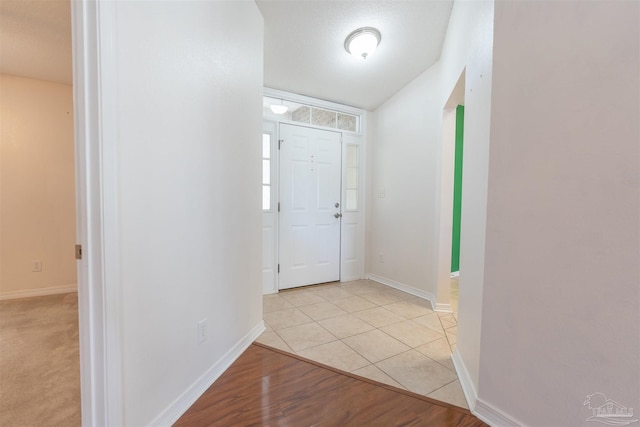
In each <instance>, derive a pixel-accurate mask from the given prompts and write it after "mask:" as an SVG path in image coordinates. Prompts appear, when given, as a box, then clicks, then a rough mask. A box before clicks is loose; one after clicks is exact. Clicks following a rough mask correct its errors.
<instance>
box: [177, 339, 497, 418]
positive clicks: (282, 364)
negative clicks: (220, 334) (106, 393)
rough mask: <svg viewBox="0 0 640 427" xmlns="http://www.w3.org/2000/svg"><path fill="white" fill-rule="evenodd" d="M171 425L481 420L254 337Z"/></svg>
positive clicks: (453, 407)
mask: <svg viewBox="0 0 640 427" xmlns="http://www.w3.org/2000/svg"><path fill="white" fill-rule="evenodd" d="M175 426H189V427H192V426H193V427H198V426H225V427H228V426H294V427H301V426H434V427H438V426H460V427H479V426H486V424H484V423H483V422H482V421H480V420H478V419H477V418H476V417H474V416H473V415H472V414H471V413H470V412H469V411H468V410H465V409H462V408H458V407H455V406H452V405H448V404H446V403H442V402H437V401H434V400H433V399H429V398H427V397H424V396H420V395H415V394H414V393H411V392H405V391H403V390H399V389H395V388H393V387H391V386H387V385H383V384H380V383H376V382H374V381H371V380H366V379H362V378H360V377H357V376H355V375H351V374H345V373H343V372H340V371H336V370H334V369H331V368H327V367H324V366H322V365H319V364H317V363H315V362H311V361H308V360H305V359H302V358H299V357H296V356H293V355H290V354H286V353H283V352H280V351H277V350H275V349H272V348H269V347H266V346H262V345H259V344H252V345H251V346H250V347H249V348H248V349H247V350H246V351H245V352H244V353H243V354H242V355H241V356H240V357H239V358H238V360H236V361H235V362H234V363H233V365H231V367H230V368H229V369H228V370H227V371H226V372H225V373H224V374H222V376H221V377H220V378H219V379H218V380H217V381H216V382H215V383H214V384H213V385H212V386H211V387H210V388H209V389H208V390H207V391H206V392H205V393H204V394H203V395H202V396H201V397H200V398H199V399H198V400H197V401H196V403H194V404H193V406H192V407H191V408H189V410H188V411H187V412H186V413H185V414H184V415H183V416H182V417H181V418H180V419H179V420H178V422H177V423H176V424H175Z"/></svg>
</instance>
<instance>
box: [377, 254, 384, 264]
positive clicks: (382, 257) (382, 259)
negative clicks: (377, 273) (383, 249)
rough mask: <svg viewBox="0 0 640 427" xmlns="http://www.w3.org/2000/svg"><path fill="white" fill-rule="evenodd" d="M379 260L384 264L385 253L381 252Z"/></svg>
mask: <svg viewBox="0 0 640 427" xmlns="http://www.w3.org/2000/svg"><path fill="white" fill-rule="evenodd" d="M378 262H379V263H380V264H384V255H383V254H380V255H379V256H378Z"/></svg>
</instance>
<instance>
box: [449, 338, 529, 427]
mask: <svg viewBox="0 0 640 427" xmlns="http://www.w3.org/2000/svg"><path fill="white" fill-rule="evenodd" d="M451 360H452V361H453V367H454V368H455V370H456V373H457V374H458V378H459V379H460V385H461V386H462V391H463V393H464V397H465V399H466V400H467V406H469V409H470V410H471V413H472V414H473V415H475V416H476V417H478V418H479V419H481V420H482V421H484V422H485V423H487V424H489V425H490V426H498V427H523V426H524V424H523V423H521V422H520V421H517V420H516V419H515V418H513V417H511V416H510V415H507V414H505V413H504V412H502V411H501V410H499V409H497V408H495V407H493V406H492V405H491V404H489V403H487V402H485V401H484V400H482V399H480V398H478V392H477V390H476V388H475V387H474V386H473V382H472V381H471V376H470V375H469V371H467V367H466V366H465V364H464V361H463V360H462V356H461V355H460V352H459V351H458V348H457V347H456V349H455V350H454V351H453V353H452V354H451Z"/></svg>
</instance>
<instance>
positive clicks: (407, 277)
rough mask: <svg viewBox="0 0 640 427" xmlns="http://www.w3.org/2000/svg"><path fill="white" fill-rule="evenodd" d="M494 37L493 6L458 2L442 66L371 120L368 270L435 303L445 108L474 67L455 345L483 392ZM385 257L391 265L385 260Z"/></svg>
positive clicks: (468, 96)
mask: <svg viewBox="0 0 640 427" xmlns="http://www.w3.org/2000/svg"><path fill="white" fill-rule="evenodd" d="M492 36H493V2H492V1H478V2H456V3H454V6H453V10H452V12H451V18H450V21H449V27H448V30H447V36H446V38H445V44H444V46H443V51H442V55H441V58H440V60H439V61H438V63H437V64H436V65H434V66H433V67H431V68H430V69H428V70H427V71H425V72H424V73H423V74H422V75H421V76H419V77H418V78H417V79H415V80H414V81H413V82H411V83H410V84H409V85H407V86H406V87H405V88H404V89H402V90H401V91H400V92H398V93H397V94H396V95H394V96H393V97H392V98H391V99H390V100H389V101H387V102H386V103H385V104H384V105H383V106H382V107H380V108H379V109H378V110H376V111H375V112H374V113H373V114H372V115H371V116H370V117H371V119H370V122H369V123H370V126H369V137H370V140H371V145H370V152H369V159H372V160H371V162H370V163H369V164H370V167H369V170H368V180H369V181H368V183H369V187H368V188H369V203H370V207H369V211H368V213H369V216H368V218H367V239H368V240H367V247H368V256H367V265H366V268H367V272H368V273H369V274H370V275H371V274H372V275H374V276H382V277H384V278H387V279H390V280H392V281H395V282H400V283H402V284H405V285H407V286H408V287H410V288H414V289H418V290H419V291H420V292H418V293H421V294H424V292H426V293H427V294H430V295H432V296H435V295H436V293H437V275H438V247H439V240H438V239H439V238H440V210H441V207H440V205H439V203H440V193H439V191H440V174H441V165H440V159H441V158H442V157H443V154H442V140H443V130H442V120H443V109H444V108H445V104H446V102H447V100H448V99H449V97H450V95H451V93H452V92H453V91H454V88H455V86H456V83H457V81H458V78H459V77H460V75H461V74H462V73H463V71H465V69H466V71H465V130H464V132H465V153H464V156H465V157H464V171H463V201H462V236H461V248H460V266H461V268H460V297H459V298H460V301H459V310H460V314H459V323H458V334H459V335H458V344H457V346H458V350H459V352H460V353H461V355H462V358H463V360H464V362H465V364H466V367H467V369H468V370H469V375H470V381H471V383H472V384H473V387H475V388H477V383H478V371H479V349H480V321H481V317H482V305H481V304H482V286H483V277H484V231H485V219H486V216H485V213H486V197H487V173H488V156H489V154H488V153H489V148H488V147H489V123H490V111H491V60H492V41H493V40H492ZM452 173H453V172H452ZM383 187H384V188H385V193H386V194H385V198H378V197H377V191H379V190H380V189H381V188H383ZM380 253H383V254H384V263H380V262H379V254H380ZM446 302H448V300H447V301H446Z"/></svg>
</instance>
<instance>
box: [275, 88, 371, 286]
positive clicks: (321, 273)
mask: <svg viewBox="0 0 640 427" xmlns="http://www.w3.org/2000/svg"><path fill="white" fill-rule="evenodd" d="M272 106H276V107H280V109H278V108H276V110H281V109H282V107H286V111H285V113H281V114H275V113H273V109H272V108H271V107H272ZM263 111H264V126H263V143H262V144H263V147H262V160H263V179H262V186H263V201H262V206H263V224H262V235H263V238H262V241H263V255H262V260H263V267H262V272H263V294H270V293H276V292H278V291H279V290H282V289H289V288H293V287H299V286H307V285H313V284H319V283H328V282H335V281H348V280H358V279H362V278H364V207H365V206H366V204H365V198H364V194H365V186H364V173H365V170H366V169H365V167H364V161H365V157H364V152H365V150H364V140H365V139H364V135H363V133H362V132H361V129H364V128H365V126H364V121H365V120H366V113H365V112H364V111H362V110H359V109H356V108H353V107H347V106H343V105H339V104H334V103H330V102H327V101H321V100H316V99H313V98H309V97H305V96H302V95H297V94H291V93H286V92H281V91H275V90H273V89H265V97H264V103H263Z"/></svg>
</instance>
